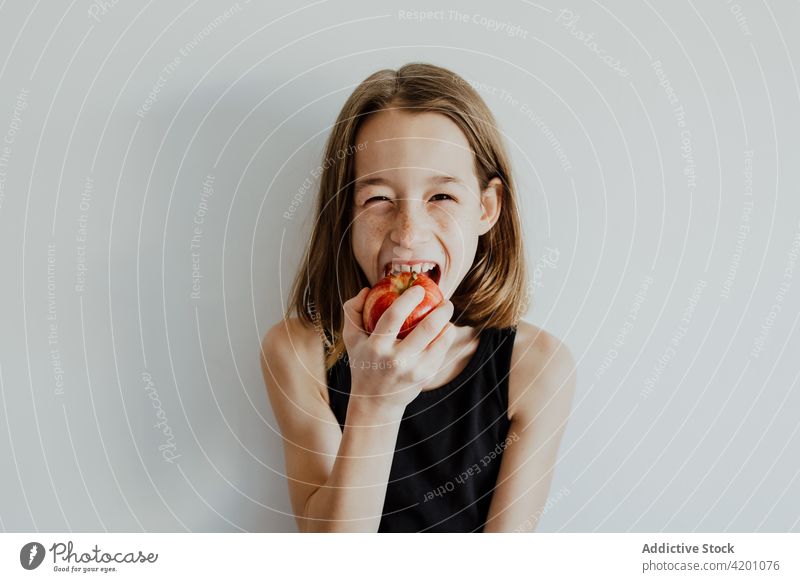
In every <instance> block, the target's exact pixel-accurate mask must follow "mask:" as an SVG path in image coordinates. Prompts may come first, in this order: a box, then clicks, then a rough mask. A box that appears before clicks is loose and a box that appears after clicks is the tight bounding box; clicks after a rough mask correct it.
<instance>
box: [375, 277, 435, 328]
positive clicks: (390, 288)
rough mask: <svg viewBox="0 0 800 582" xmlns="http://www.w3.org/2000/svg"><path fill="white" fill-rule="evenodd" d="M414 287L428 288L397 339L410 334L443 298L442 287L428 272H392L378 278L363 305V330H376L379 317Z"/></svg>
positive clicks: (404, 323)
mask: <svg viewBox="0 0 800 582" xmlns="http://www.w3.org/2000/svg"><path fill="white" fill-rule="evenodd" d="M414 286H419V287H422V288H423V289H424V290H425V297H424V298H423V299H422V302H421V303H420V304H419V305H417V306H416V307H415V308H414V311H412V312H411V315H409V316H408V317H407V318H406V320H405V322H403V326H402V327H401V328H400V332H399V333H398V334H397V338H398V339H401V340H402V339H404V338H405V337H406V336H407V335H408V334H409V333H411V330H413V329H414V328H415V327H416V326H417V324H418V323H419V322H420V321H422V320H423V319H424V318H425V316H426V315H428V314H429V313H430V312H431V311H433V310H434V309H435V308H436V307H437V306H439V304H441V303H442V301H443V300H444V297H442V292H441V290H440V289H439V286H438V285H437V284H436V283H435V282H434V281H433V279H431V278H430V277H428V275H426V274H425V273H415V272H413V271H407V272H402V273H396V274H390V275H388V276H386V277H384V278H383V279H381V280H380V281H378V282H377V283H376V284H375V286H374V287H373V288H372V289H371V290H370V292H369V294H368V295H367V299H366V302H365V304H364V312H363V316H364V330H365V331H366V332H367V333H368V334H371V333H372V332H373V331H375V326H377V325H378V320H379V319H380V318H381V315H383V313H384V311H386V310H387V309H388V308H389V306H390V305H391V304H392V303H394V302H395V300H396V299H397V298H398V297H400V295H402V294H403V293H405V292H406V291H407V290H409V289H411V288H412V287H414Z"/></svg>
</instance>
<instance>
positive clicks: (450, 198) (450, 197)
mask: <svg viewBox="0 0 800 582" xmlns="http://www.w3.org/2000/svg"><path fill="white" fill-rule="evenodd" d="M437 196H444V197H445V198H444V200H455V198H453V197H452V196H450V194H444V193H441V192H440V193H439V194H434V195H433V196H431V200H433V199H434V198H436V197H437Z"/></svg>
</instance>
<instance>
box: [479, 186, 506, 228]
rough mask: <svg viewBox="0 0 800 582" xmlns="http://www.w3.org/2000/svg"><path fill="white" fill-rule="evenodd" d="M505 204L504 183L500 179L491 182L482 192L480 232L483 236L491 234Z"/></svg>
mask: <svg viewBox="0 0 800 582" xmlns="http://www.w3.org/2000/svg"><path fill="white" fill-rule="evenodd" d="M502 204H503V182H502V181H501V180H500V178H498V177H494V178H492V179H491V180H489V184H487V186H486V189H485V190H484V191H483V192H481V218H480V225H479V232H480V234H481V235H484V234H486V233H487V232H489V231H490V230H491V229H492V227H493V226H494V224H495V222H497V219H498V218H500V209H501V207H502Z"/></svg>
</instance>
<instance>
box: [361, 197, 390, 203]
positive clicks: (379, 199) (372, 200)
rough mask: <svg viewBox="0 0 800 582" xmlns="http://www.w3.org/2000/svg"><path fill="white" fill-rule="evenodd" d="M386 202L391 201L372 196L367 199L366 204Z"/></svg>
mask: <svg viewBox="0 0 800 582" xmlns="http://www.w3.org/2000/svg"><path fill="white" fill-rule="evenodd" d="M384 200H389V199H388V198H387V197H386V196H372V197H371V198H367V199H366V200H365V201H364V204H369V203H370V202H383V201H384Z"/></svg>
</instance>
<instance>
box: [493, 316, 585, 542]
mask: <svg viewBox="0 0 800 582" xmlns="http://www.w3.org/2000/svg"><path fill="white" fill-rule="evenodd" d="M520 332H522V333H520ZM574 391H575V363H574V360H573V358H572V355H571V354H570V353H569V350H568V349H567V347H566V346H565V345H563V344H562V343H561V342H560V341H559V340H558V339H557V338H555V337H554V336H552V335H550V334H548V333H547V332H545V331H539V330H537V328H534V326H531V325H530V324H525V327H524V328H523V326H522V324H521V325H520V328H519V330H518V335H517V339H516V340H515V342H514V352H513V355H512V363H511V373H510V376H509V415H510V418H511V425H510V427H509V436H511V435H514V434H516V435H517V436H518V437H519V438H518V439H517V440H515V441H513V442H511V443H510V444H509V445H508V446H507V447H506V449H505V451H504V452H503V460H502V462H501V465H500V472H499V475H498V478H497V486H496V487H495V490H494V494H493V496H492V503H491V505H490V508H489V515H488V518H487V521H486V526H485V528H484V531H485V532H511V531H534V530H535V529H536V526H537V523H538V520H539V517H540V516H541V515H542V512H543V511H544V506H545V504H546V502H547V494H548V492H549V490H550V484H551V482H552V479H553V469H554V467H555V463H556V458H557V455H558V449H559V445H560V443H561V437H562V435H563V432H564V428H565V427H566V423H567V421H568V419H569V415H570V411H571V408H572V398H573V394H574Z"/></svg>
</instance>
